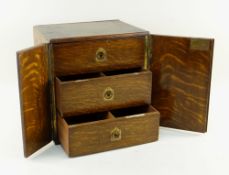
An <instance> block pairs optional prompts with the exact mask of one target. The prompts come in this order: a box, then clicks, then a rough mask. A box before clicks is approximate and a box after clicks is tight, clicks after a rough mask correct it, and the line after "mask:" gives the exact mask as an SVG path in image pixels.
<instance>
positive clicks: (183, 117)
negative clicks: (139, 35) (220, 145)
mask: <svg viewBox="0 0 229 175" xmlns="http://www.w3.org/2000/svg"><path fill="white" fill-rule="evenodd" d="M151 39H152V47H151V49H152V58H151V63H150V69H151V71H152V105H153V106H154V107H155V108H157V109H158V110H159V111H160V113H161V125H162V126H166V127H172V128H177V129H184V130H190V131H196V132H206V131H207V120H208V106H209V96H210V82H211V71H212V56H213V44H214V40H213V39H199V38H185V37H170V36H157V35H152V36H151Z"/></svg>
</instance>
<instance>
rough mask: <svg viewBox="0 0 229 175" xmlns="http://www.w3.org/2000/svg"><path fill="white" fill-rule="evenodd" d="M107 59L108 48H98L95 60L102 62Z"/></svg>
mask: <svg viewBox="0 0 229 175" xmlns="http://www.w3.org/2000/svg"><path fill="white" fill-rule="evenodd" d="M106 59H107V52H106V50H105V49H104V48H102V47H100V48H98V50H97V51H96V54H95V60H96V61H97V62H102V61H105V60H106Z"/></svg>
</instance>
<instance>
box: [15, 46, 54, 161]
mask: <svg viewBox="0 0 229 175" xmlns="http://www.w3.org/2000/svg"><path fill="white" fill-rule="evenodd" d="M47 55H48V52H47V45H43V46H37V47H35V48H31V49H27V50H23V51H19V52H18V53H17V61H18V76H19V90H20V101H21V117H22V130H23V141H24V155H25V157H28V156H29V155H31V154H32V153H34V152H35V151H37V150H38V149H39V148H41V147H42V146H44V145H46V144H47V143H48V142H50V141H51V121H50V106H49V99H48V98H49V94H48V93H49V89H48V57H47Z"/></svg>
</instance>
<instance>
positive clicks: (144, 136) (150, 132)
mask: <svg viewBox="0 0 229 175" xmlns="http://www.w3.org/2000/svg"><path fill="white" fill-rule="evenodd" d="M141 112H142V111H141ZM143 112H144V113H141V114H142V115H138V116H137V115H136V116H135V117H134V116H133V117H131V116H132V115H134V114H131V115H128V116H126V115H125V116H126V117H124V116H119V117H118V118H115V116H113V117H108V116H107V119H103V120H98V121H94V122H93V121H92V122H87V123H80V124H77V123H75V124H68V122H67V120H68V118H66V119H63V118H61V117H58V126H59V127H58V131H59V133H60V135H61V136H62V138H63V139H60V141H61V144H62V146H63V148H64V150H65V151H66V153H67V154H68V155H69V156H70V157H73V156H80V155H85V154H92V153H97V152H102V151H107V150H112V149H117V148H122V147H127V146H132V145H138V144H143V143H148V142H153V141H156V140H157V139H158V129H159V112H157V111H156V110H155V109H153V108H152V109H151V110H147V109H146V110H145V111H143ZM108 115H112V114H110V113H109V114H108ZM62 125H63V126H65V127H62ZM66 126H68V128H66ZM115 128H118V129H119V130H120V131H121V139H120V140H115V141H112V139H111V133H112V131H113V130H114V129H115ZM66 145H68V146H66Z"/></svg>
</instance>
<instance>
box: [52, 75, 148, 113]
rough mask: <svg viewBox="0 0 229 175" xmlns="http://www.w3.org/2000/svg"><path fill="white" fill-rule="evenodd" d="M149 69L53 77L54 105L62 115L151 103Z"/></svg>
mask: <svg viewBox="0 0 229 175" xmlns="http://www.w3.org/2000/svg"><path fill="white" fill-rule="evenodd" d="M151 82H152V73H151V72H150V71H140V72H131V73H128V72H126V71H119V72H117V71H115V72H105V73H97V74H84V75H78V76H75V77H67V78H58V77H57V78H56V85H55V90H56V106H57V110H58V112H59V113H60V115H61V116H63V117H68V116H72V115H80V114H87V113H94V112H100V111H106V110H112V109H119V108H124V107H130V106H138V105H143V104H150V102H151V86H152V83H151Z"/></svg>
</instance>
